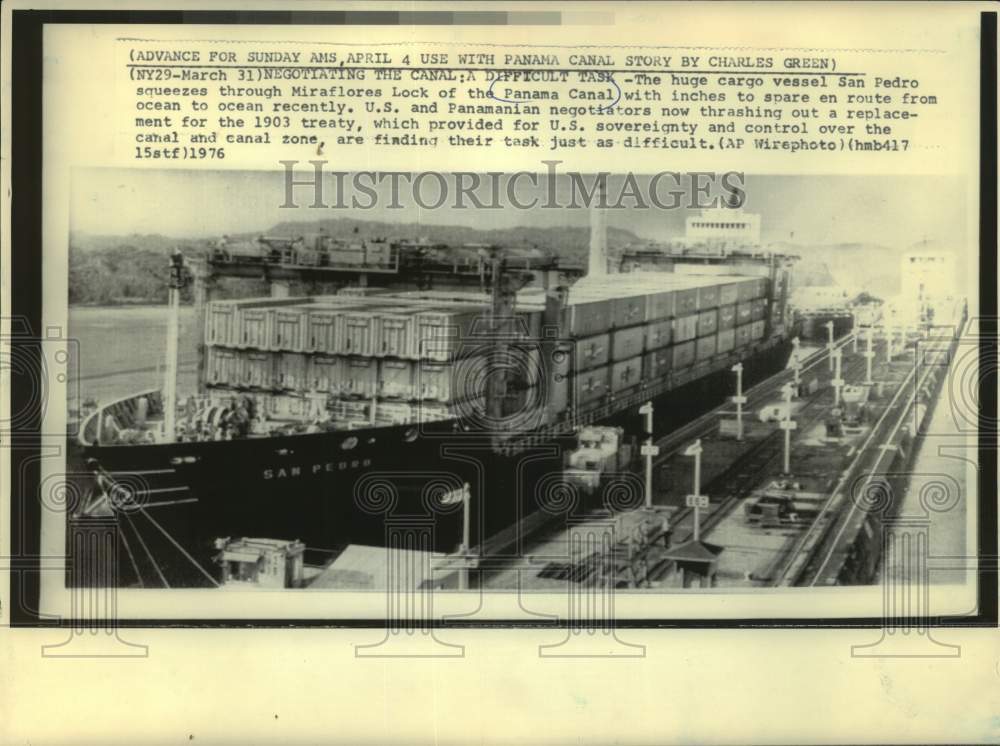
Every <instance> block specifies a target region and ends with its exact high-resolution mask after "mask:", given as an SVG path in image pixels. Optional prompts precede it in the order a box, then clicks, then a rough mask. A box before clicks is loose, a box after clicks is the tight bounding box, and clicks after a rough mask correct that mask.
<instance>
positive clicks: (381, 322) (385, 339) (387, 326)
mask: <svg viewBox="0 0 1000 746" xmlns="http://www.w3.org/2000/svg"><path fill="white" fill-rule="evenodd" d="M377 329H378V343H377V344H376V350H375V354H376V355H379V356H385V357H399V358H416V357H417V345H416V340H415V336H416V335H415V334H414V330H415V329H416V320H415V318H414V316H413V315H412V314H402V313H388V312H387V313H380V314H378V326H377Z"/></svg>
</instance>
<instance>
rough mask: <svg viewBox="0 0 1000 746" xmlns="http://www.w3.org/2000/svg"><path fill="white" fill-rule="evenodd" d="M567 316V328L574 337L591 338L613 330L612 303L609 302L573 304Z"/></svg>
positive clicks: (597, 301) (568, 307)
mask: <svg viewBox="0 0 1000 746" xmlns="http://www.w3.org/2000/svg"><path fill="white" fill-rule="evenodd" d="M570 293H571V294H572V290H571V291H570ZM566 314H567V317H568V319H569V323H568V324H567V327H568V328H569V332H570V334H571V335H573V336H574V337H591V336H593V335H595V334H602V333H603V332H606V331H608V330H609V329H610V328H611V302H610V301H608V300H596V301H587V302H580V303H572V304H571V305H569V306H567V308H566Z"/></svg>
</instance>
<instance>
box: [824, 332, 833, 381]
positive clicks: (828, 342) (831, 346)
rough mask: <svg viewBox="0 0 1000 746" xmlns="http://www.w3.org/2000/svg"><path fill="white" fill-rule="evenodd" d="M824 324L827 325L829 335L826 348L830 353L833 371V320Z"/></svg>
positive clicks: (831, 369)
mask: <svg viewBox="0 0 1000 746" xmlns="http://www.w3.org/2000/svg"><path fill="white" fill-rule="evenodd" d="M823 326H825V327H826V331H827V334H828V335H829V340H828V341H827V343H826V349H827V351H828V352H829V353H830V357H829V364H830V372H831V373H832V372H833V321H832V320H831V321H827V322H826V323H825V324H824V325H823Z"/></svg>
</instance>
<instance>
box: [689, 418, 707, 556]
mask: <svg viewBox="0 0 1000 746" xmlns="http://www.w3.org/2000/svg"><path fill="white" fill-rule="evenodd" d="M701 451H702V448H701V438H698V440H696V441H695V442H694V443H692V444H691V445H689V446H688V447H687V449H686V450H685V451H684V455H685V456H693V457H694V485H693V486H694V491H693V493H692V494H690V495H688V496H687V498H686V499H685V501H684V502H685V504H686V505H687V506H688V507H689V508H694V540H695V541H699V540H700V538H701V509H702V508H707V507H708V495H703V494H701Z"/></svg>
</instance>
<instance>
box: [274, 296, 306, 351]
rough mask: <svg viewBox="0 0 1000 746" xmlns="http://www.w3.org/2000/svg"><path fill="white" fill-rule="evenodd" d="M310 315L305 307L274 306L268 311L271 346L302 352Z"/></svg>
mask: <svg viewBox="0 0 1000 746" xmlns="http://www.w3.org/2000/svg"><path fill="white" fill-rule="evenodd" d="M308 319H309V315H308V312H307V310H306V308H305V307H296V306H291V307H287V308H286V307H283V308H272V309H270V310H269V311H268V319H267V321H268V328H269V333H268V337H269V339H270V343H269V347H270V348H271V349H272V350H275V351H279V350H287V351H289V352H302V351H303V350H305V348H306V344H305V335H306V333H307V330H308Z"/></svg>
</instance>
